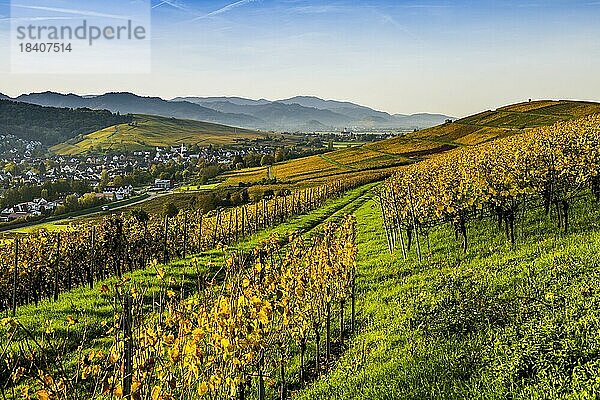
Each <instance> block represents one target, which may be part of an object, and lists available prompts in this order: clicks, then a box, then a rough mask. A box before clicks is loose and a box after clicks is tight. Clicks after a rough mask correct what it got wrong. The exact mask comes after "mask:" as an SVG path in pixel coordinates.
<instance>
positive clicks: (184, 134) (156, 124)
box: [51, 115, 275, 155]
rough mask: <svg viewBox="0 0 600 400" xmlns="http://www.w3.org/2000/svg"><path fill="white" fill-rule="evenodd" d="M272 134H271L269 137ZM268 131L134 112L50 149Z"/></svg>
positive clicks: (162, 143)
mask: <svg viewBox="0 0 600 400" xmlns="http://www.w3.org/2000/svg"><path fill="white" fill-rule="evenodd" d="M273 136H275V135H273V134H271V137H273ZM266 137H267V134H264V133H260V132H257V131H252V130H247V129H240V128H233V127H230V126H225V125H218V124H212V123H208V122H199V121H190V120H180V119H175V118H165V117H156V116H149V115H135V116H134V121H133V123H129V124H120V125H114V126H110V127H108V128H105V129H102V130H99V131H97V132H93V133H91V134H88V135H84V136H79V137H77V138H75V139H73V140H71V141H68V142H65V143H61V144H58V145H56V146H54V147H52V148H51V151H52V152H54V153H56V154H59V155H80V154H85V153H89V152H100V153H101V152H106V151H138V150H148V149H152V148H154V147H166V146H178V145H181V144H186V145H193V144H198V145H201V146H202V145H205V146H208V145H209V144H213V145H229V144H235V143H236V142H239V141H244V142H247V141H252V140H256V139H265V138H266Z"/></svg>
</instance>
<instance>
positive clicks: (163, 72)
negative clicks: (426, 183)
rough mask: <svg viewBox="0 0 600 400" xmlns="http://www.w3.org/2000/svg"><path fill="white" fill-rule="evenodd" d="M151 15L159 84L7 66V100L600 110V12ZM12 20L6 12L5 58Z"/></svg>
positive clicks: (172, 3)
mask: <svg viewBox="0 0 600 400" xmlns="http://www.w3.org/2000/svg"><path fill="white" fill-rule="evenodd" d="M16 1H17V0H15V2H16ZM109 1H116V0H109ZM119 1H123V0H119ZM58 2H59V0H57V3H58ZM152 4H153V10H152V37H153V41H152V71H153V72H152V73H151V74H140V75H108V74H107V75H93V76H89V75H77V76H75V75H55V76H51V77H49V76H46V75H31V76H21V75H10V74H8V73H7V67H6V65H2V64H0V92H3V93H7V94H9V95H15V94H18V93H21V92H31V91H43V90H56V91H61V92H75V93H80V94H86V93H100V92H105V91H117V90H118V91H134V92H136V93H139V94H143V95H157V96H162V97H166V98H171V97H175V96H183V95H198V96H213V95H214V96H221V95H236V96H244V97H252V98H269V99H277V98H284V97H291V96H294V95H299V94H302V95H316V96H320V97H324V98H335V99H341V100H350V101H355V102H359V103H363V104H366V105H369V106H372V107H376V108H379V109H382V110H385V111H388V112H392V113H413V112H425V111H428V112H442V113H446V114H451V115H455V116H462V115H467V114H470V113H474V112H477V111H480V110H484V109H489V108H496V107H497V106H500V105H503V104H506V103H511V102H516V101H521V100H526V99H528V98H576V99H587V100H600V76H599V74H598V73H597V72H596V70H597V69H598V65H600V64H599V62H600V40H598V38H600V1H595V0H582V1H580V0H569V1H566V0H546V1H541V0H529V1H527V0H526V1H512V0H507V1H485V0H482V1H464V0H463V1H452V0H414V1H413V0H410V1H407V0H397V1H385V0H372V1H360V2H359V1H347V0H324V1H314V0H241V1H237V2H236V1H235V0H224V1H213V0H209V1H200V0H168V1H162V0H152ZM8 6H9V5H8V4H7V3H2V1H1V0H0V16H2V17H0V46H8V44H7V43H8V42H7V38H8V35H9V34H8V28H9V26H10V24H9V23H8V20H7V18H9V7H8ZM2 18H4V20H2ZM4 64H7V63H6V62H5V63H4Z"/></svg>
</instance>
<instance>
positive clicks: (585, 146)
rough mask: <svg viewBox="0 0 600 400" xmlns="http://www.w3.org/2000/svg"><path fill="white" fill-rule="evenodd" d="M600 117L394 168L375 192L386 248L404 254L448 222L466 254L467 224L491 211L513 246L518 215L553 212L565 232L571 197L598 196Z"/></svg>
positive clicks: (599, 190)
mask: <svg viewBox="0 0 600 400" xmlns="http://www.w3.org/2000/svg"><path fill="white" fill-rule="evenodd" d="M599 173H600V116H591V117H587V118H585V119H581V120H576V121H569V122H561V123H558V124H556V125H553V126H549V127H542V128H536V129H533V130H530V131H527V132H525V133H522V134H519V135H515V136H511V137H507V138H503V139H499V140H495V141H493V142H490V143H486V144H482V145H478V146H474V147H470V148H462V149H457V150H454V151H451V152H449V153H446V154H443V155H439V156H436V157H434V158H431V159H428V160H425V161H423V162H420V163H418V164H414V165H411V166H408V167H405V168H402V169H400V170H399V171H398V172H397V173H396V174H395V175H394V176H393V177H391V178H390V179H388V180H387V181H386V182H385V184H384V185H382V187H381V188H380V189H379V192H378V193H379V199H380V206H381V211H382V215H383V219H384V226H385V230H386V236H387V240H388V245H389V248H390V251H393V250H394V249H395V248H397V247H398V244H400V247H401V248H402V252H403V254H404V257H406V251H407V249H410V247H411V245H412V243H413V242H416V245H417V250H418V253H419V257H420V248H419V247H420V246H419V245H420V244H419V232H420V231H422V230H427V229H428V228H431V227H433V226H436V225H440V224H444V223H448V222H450V223H452V224H453V227H454V230H455V232H456V236H457V237H459V236H460V237H462V246H463V249H464V250H465V251H466V250H467V222H468V221H469V219H471V218H473V217H476V216H482V215H486V213H487V214H491V215H493V216H494V217H496V218H497V219H498V224H499V226H500V227H501V226H502V224H504V227H505V230H506V235H507V238H508V239H509V240H511V242H512V243H514V241H515V234H514V231H515V229H514V226H515V219H516V218H517V216H518V215H519V212H521V213H524V212H525V210H526V208H527V207H530V206H532V205H533V206H535V204H540V205H543V206H544V207H545V210H546V213H549V212H551V211H552V209H553V208H554V210H555V212H556V215H557V219H558V224H559V229H561V230H563V231H565V232H566V231H567V230H568V227H569V208H570V203H571V202H572V201H573V199H574V198H575V197H576V196H578V195H579V194H580V193H582V192H583V191H584V190H588V189H591V190H592V192H593V193H594V195H595V196H596V197H597V198H598V197H600V176H599Z"/></svg>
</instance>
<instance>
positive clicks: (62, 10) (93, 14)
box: [12, 4, 129, 19]
mask: <svg viewBox="0 0 600 400" xmlns="http://www.w3.org/2000/svg"><path fill="white" fill-rule="evenodd" d="M12 6H13V7H18V8H26V9H28V10H40V11H51V12H58V13H62V14H74V15H83V16H86V17H101V18H114V19H129V17H125V16H123V15H115V14H103V13H99V12H95V11H87V10H75V9H71V8H55V7H42V6H25V5H21V4H13V5H12Z"/></svg>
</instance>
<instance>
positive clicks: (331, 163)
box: [223, 100, 600, 186]
mask: <svg viewBox="0 0 600 400" xmlns="http://www.w3.org/2000/svg"><path fill="white" fill-rule="evenodd" d="M592 114H600V103H592V102H582V101H568V100H559V101H553V100H541V101H532V102H526V103H519V104H513V105H509V106H505V107H501V108H498V109H496V110H493V111H484V112H482V113H479V114H475V115H472V116H469V117H466V118H462V119H459V120H457V121H454V122H451V123H445V124H443V125H438V126H435V127H433V128H428V129H423V130H421V131H417V132H412V133H409V134H407V135H405V136H401V137H395V138H392V139H388V140H383V141H379V142H374V143H368V144H365V145H362V146H356V147H349V148H345V149H341V150H337V151H334V152H331V153H327V154H325V155H320V156H312V157H307V158H302V159H297V160H292V161H289V162H285V163H281V164H277V165H275V166H273V168H272V171H271V175H272V176H274V177H276V178H277V179H278V180H279V181H283V182H287V183H292V184H297V185H309V184H313V183H315V182H321V181H324V180H327V179H332V178H336V179H337V178H341V177H342V176H347V175H349V174H352V175H357V174H365V173H373V171H374V170H378V171H382V172H384V171H385V170H387V169H393V168H396V167H398V166H401V165H406V164H409V163H413V162H417V161H419V160H421V159H423V158H426V157H428V156H431V155H433V154H438V153H442V152H445V151H448V150H452V149H454V148H457V147H462V146H472V145H476V144H480V143H483V142H487V141H490V140H494V139H497V138H501V137H505V136H509V135H514V134H518V133H521V132H523V131H525V130H527V129H531V128H535V127H538V126H548V125H552V124H554V123H556V122H558V121H567V120H572V119H578V118H581V117H585V116H587V115H592ZM267 172H268V171H267V168H253V169H245V170H241V171H237V172H233V173H230V174H228V175H226V179H225V182H224V183H223V185H225V186H229V185H231V186H236V185H238V184H239V182H244V183H251V182H258V181H260V180H262V179H264V178H266V177H267V175H268V174H267Z"/></svg>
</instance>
